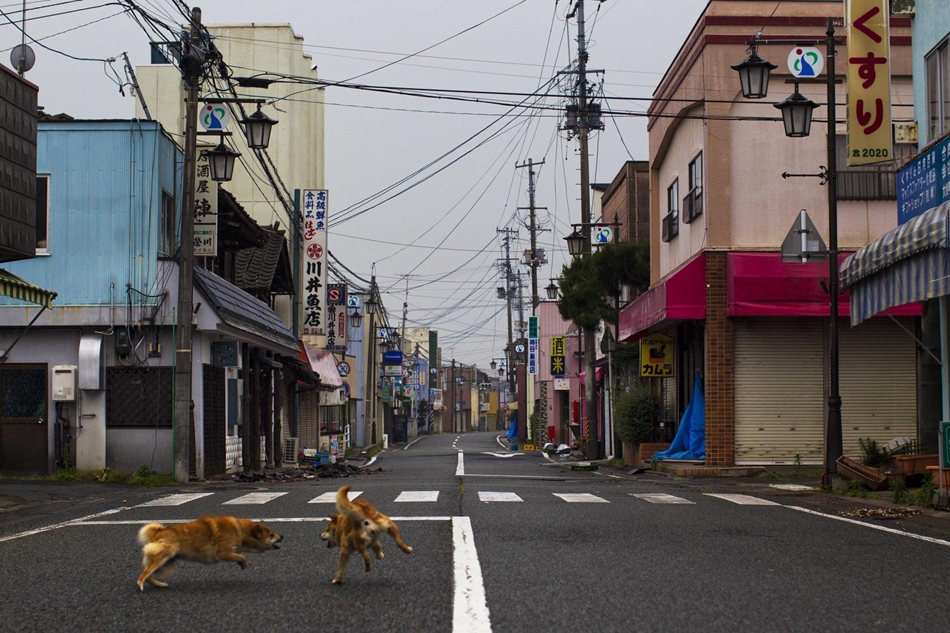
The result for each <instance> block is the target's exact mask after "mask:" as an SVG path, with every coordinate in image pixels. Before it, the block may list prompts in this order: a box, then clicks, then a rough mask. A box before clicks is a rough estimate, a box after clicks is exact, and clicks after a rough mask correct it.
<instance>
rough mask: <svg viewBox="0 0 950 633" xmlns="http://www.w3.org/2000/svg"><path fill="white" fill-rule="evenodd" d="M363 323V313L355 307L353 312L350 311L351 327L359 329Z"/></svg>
mask: <svg viewBox="0 0 950 633" xmlns="http://www.w3.org/2000/svg"><path fill="white" fill-rule="evenodd" d="M361 325H363V315H362V314H360V311H359V309H358V308H354V309H353V312H351V313H350V327H352V328H353V329H354V330H358V329H359V327H360V326H361Z"/></svg>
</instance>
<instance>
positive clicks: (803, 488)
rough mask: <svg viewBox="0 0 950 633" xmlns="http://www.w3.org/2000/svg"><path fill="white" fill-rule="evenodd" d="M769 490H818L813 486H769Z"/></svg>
mask: <svg viewBox="0 0 950 633" xmlns="http://www.w3.org/2000/svg"><path fill="white" fill-rule="evenodd" d="M769 488H778V489H779V490H801V491H805V490H818V488H816V487H815V486H803V485H801V484H769Z"/></svg>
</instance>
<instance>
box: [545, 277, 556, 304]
mask: <svg viewBox="0 0 950 633" xmlns="http://www.w3.org/2000/svg"><path fill="white" fill-rule="evenodd" d="M544 291H545V292H547V293H548V299H550V300H551V301H554V300H555V299H557V284H556V283H554V280H553V279H552V280H551V283H549V284H548V285H547V286H545V287H544Z"/></svg>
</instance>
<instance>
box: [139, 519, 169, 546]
mask: <svg viewBox="0 0 950 633" xmlns="http://www.w3.org/2000/svg"><path fill="white" fill-rule="evenodd" d="M164 529H165V526H164V525H162V524H161V523H149V524H148V525H146V526H145V527H143V528H142V529H141V530H139V544H140V545H147V544H148V543H151V542H152V540H153V539H154V538H155V533H156V532H158V531H160V530H164Z"/></svg>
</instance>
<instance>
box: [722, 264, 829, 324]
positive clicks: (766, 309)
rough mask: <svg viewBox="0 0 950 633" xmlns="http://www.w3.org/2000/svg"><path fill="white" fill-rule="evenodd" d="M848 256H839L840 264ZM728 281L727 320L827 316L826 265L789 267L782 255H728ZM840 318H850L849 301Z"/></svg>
mask: <svg viewBox="0 0 950 633" xmlns="http://www.w3.org/2000/svg"><path fill="white" fill-rule="evenodd" d="M845 256H846V255H844V254H839V257H838V259H839V261H840V260H843V259H844V258H845ZM726 278H727V280H728V281H727V285H726V314H727V315H728V316H814V317H826V316H828V308H829V300H828V291H827V287H828V281H827V280H828V262H827V261H825V262H814V263H808V264H802V263H799V262H792V263H786V262H783V261H782V254H781V253H729V254H728V255H727V256H726ZM823 283H824V284H825V285H824V287H823V286H822V284H823ZM838 314H839V315H840V316H847V315H848V301H847V298H846V297H842V301H840V302H839V303H838Z"/></svg>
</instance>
